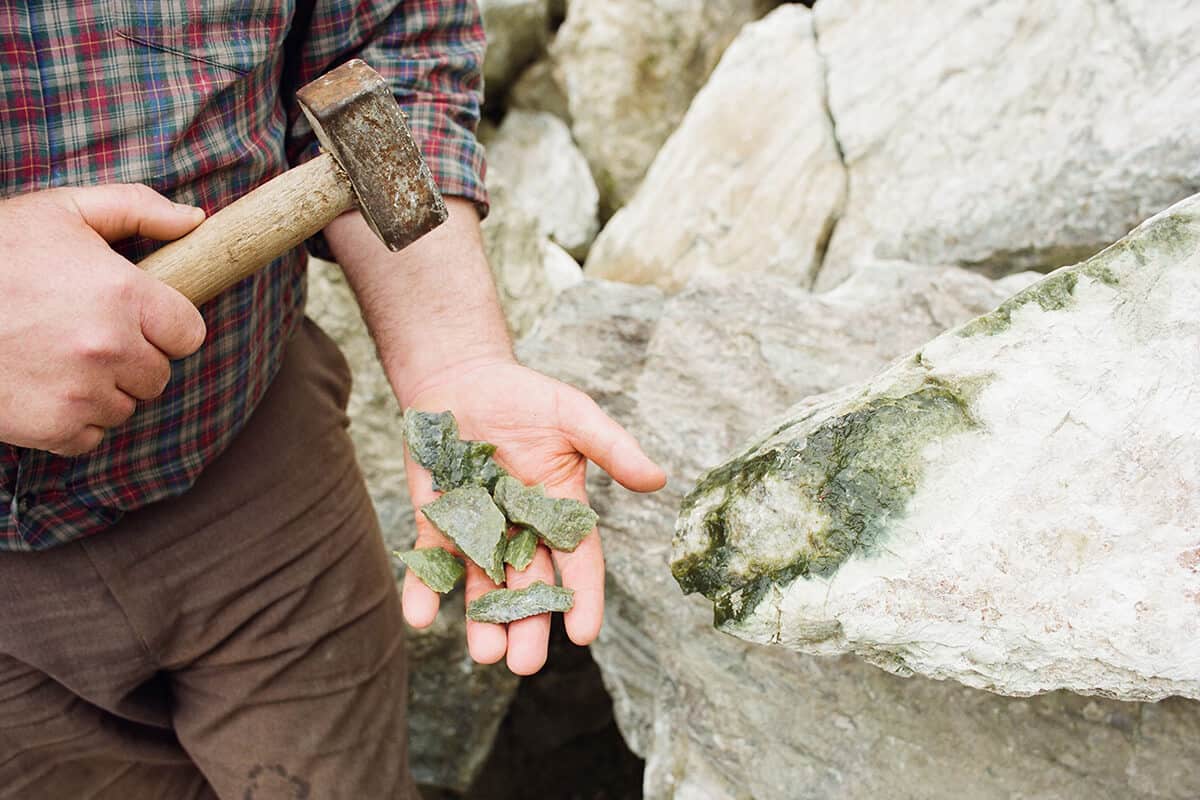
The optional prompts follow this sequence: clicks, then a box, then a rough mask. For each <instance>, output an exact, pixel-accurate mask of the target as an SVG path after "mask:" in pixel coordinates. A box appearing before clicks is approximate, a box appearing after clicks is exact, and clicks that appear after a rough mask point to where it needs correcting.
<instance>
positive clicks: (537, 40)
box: [479, 0, 550, 101]
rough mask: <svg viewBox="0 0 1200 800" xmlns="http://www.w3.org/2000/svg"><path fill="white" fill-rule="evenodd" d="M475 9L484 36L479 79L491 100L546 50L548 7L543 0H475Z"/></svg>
mask: <svg viewBox="0 0 1200 800" xmlns="http://www.w3.org/2000/svg"><path fill="white" fill-rule="evenodd" d="M479 10H480V12H481V13H482V15H483V30H484V33H486V34H487V40H488V48H487V57H486V58H485V59H484V62H483V81H484V87H485V89H486V91H487V95H488V100H489V101H492V100H494V99H495V98H498V97H500V96H502V95H503V94H504V92H505V91H506V90H507V89H508V87H509V85H510V84H511V83H512V82H513V80H514V79H515V78H516V77H517V75H518V74H519V73H520V72H521V70H522V69H523V68H524V67H525V66H527V65H528V64H530V63H531V62H533V61H534V60H536V59H537V58H538V56H540V55H542V53H544V52H545V51H546V43H547V42H548V41H549V39H550V8H549V4H548V2H547V0H479Z"/></svg>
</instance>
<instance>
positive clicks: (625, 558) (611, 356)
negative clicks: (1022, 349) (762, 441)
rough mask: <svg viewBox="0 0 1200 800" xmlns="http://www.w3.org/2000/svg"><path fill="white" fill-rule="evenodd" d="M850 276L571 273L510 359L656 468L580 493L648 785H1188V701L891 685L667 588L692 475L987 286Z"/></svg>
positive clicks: (859, 665) (961, 316) (855, 790)
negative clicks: (741, 635) (753, 632)
mask: <svg viewBox="0 0 1200 800" xmlns="http://www.w3.org/2000/svg"><path fill="white" fill-rule="evenodd" d="M576 1H577V2H578V0H576ZM897 276H899V277H897ZM855 283H856V284H857V286H856V287H844V288H843V289H842V290H840V291H838V292H836V293H832V294H828V295H816V296H814V295H809V294H808V293H807V292H805V291H804V289H803V288H801V287H797V286H795V285H793V284H792V283H791V282H789V281H786V280H784V279H780V278H778V277H776V276H761V277H756V278H755V279H754V280H750V281H747V280H740V279H738V278H737V276H728V275H723V276H722V275H717V276H708V275H703V276H701V275H698V276H696V277H695V278H694V279H693V281H692V285H691V286H689V287H688V288H687V289H685V290H684V291H683V292H681V293H679V294H677V295H676V296H674V297H672V298H670V299H669V301H668V302H667V304H666V306H665V308H664V307H663V306H662V296H661V293H660V292H659V291H658V290H657V289H655V288H654V287H648V286H633V285H628V284H619V283H606V282H601V281H591V280H589V281H585V282H584V283H583V284H582V285H580V286H578V287H575V288H573V289H570V290H568V291H566V292H564V293H563V294H562V295H560V296H559V298H558V299H557V300H556V301H555V303H554V305H553V307H552V308H551V310H550V311H549V312H548V313H547V315H546V316H545V317H544V318H543V320H542V322H541V323H539V327H538V329H537V330H536V331H535V332H534V333H533V334H531V335H530V336H529V337H527V338H526V339H525V340H524V341H523V342H522V343H521V347H520V352H521V355H522V358H523V359H524V360H525V361H526V362H527V363H530V364H532V365H534V366H536V367H538V368H542V369H546V370H548V371H549V372H550V373H551V374H553V375H556V376H558V377H561V378H563V379H565V380H569V381H571V382H574V383H576V384H578V385H580V386H582V387H583V388H585V389H586V390H587V391H589V392H590V393H591V394H593V395H594V396H595V397H596V398H597V400H598V401H599V402H600V403H601V405H603V406H604V407H605V408H606V409H607V410H609V412H610V413H612V414H614V415H615V416H616V418H617V419H618V420H619V421H621V422H622V423H624V424H625V425H627V426H628V427H630V429H631V430H632V431H633V432H634V433H635V434H637V435H638V436H639V437H640V438H641V440H642V441H643V443H644V444H645V446H646V448H647V452H649V453H650V455H651V456H653V457H655V458H656V459H658V460H659V461H660V462H661V463H662V464H663V465H664V466H665V467H666V469H667V471H668V474H669V475H670V476H671V482H670V484H668V486H667V488H666V489H664V490H663V491H661V492H658V493H655V494H651V495H637V494H633V493H630V492H627V491H625V490H623V489H621V488H620V487H618V486H616V485H614V484H613V483H612V482H611V481H609V480H607V479H606V478H605V477H604V476H603V475H602V474H600V473H599V472H598V471H594V472H593V475H592V480H591V481H590V485H589V492H590V494H591V498H592V504H593V505H594V506H595V507H596V508H597V510H598V511H599V512H600V515H601V532H602V536H603V538H604V542H605V557H606V561H607V565H608V582H607V587H608V594H607V603H606V612H605V613H606V617H605V625H604V628H603V630H602V631H601V636H600V640H599V641H598V642H597V643H596V644H595V645H593V647H592V651H593V654H594V655H595V656H596V659H597V661H598V662H599V663H600V665H601V668H602V670H603V675H604V680H605V683H606V685H607V687H608V688H609V690H610V692H611V693H612V695H613V698H614V709H615V711H616V714H617V718H618V722H619V724H620V726H621V730H622V733H623V734H624V735H625V737H626V739H627V741H629V743H630V744H631V746H632V747H633V749H634V750H636V751H637V752H638V753H640V754H641V755H643V756H644V757H646V759H647V763H646V773H645V787H644V797H646V798H648V800H680V799H681V798H704V799H705V800H714V799H719V800H725V799H728V800H744V799H745V798H751V797H752V798H755V800H796V799H797V798H803V799H804V800H819V799H823V798H839V800H877V799H878V798H897V800H899V799H901V798H911V799H912V800H916V799H917V798H919V799H920V800H963V798H970V800H1013V798H1029V799H1030V800H1032V799H1033V798H1041V799H1042V800H1052V799H1056V800H1072V799H1073V798H1079V797H1086V798H1089V799H1090V800H1131V799H1132V798H1145V800H1162V799H1163V798H1171V800H1188V798H1193V797H1196V796H1200V705H1198V704H1196V703H1195V702H1192V701H1184V700H1180V699H1178V698H1176V699H1170V700H1165V701H1162V702H1160V703H1156V704H1142V703H1124V702H1118V701H1113V700H1103V699H1099V698H1084V697H1080V696H1077V695H1072V694H1070V693H1066V692H1058V693H1053V694H1048V695H1041V696H1038V697H1033V698H1025V699H1018V698H1007V697H1000V696H997V695H994V694H989V693H987V692H981V691H978V690H975V689H970V688H967V687H964V686H961V685H959V684H957V683H954V682H952V681H933V680H929V679H926V678H921V677H914V678H908V679H904V678H898V677H896V676H894V675H890V674H888V673H886V672H883V671H882V670H878V669H875V668H874V667H871V666H869V665H867V664H865V663H863V662H862V661H861V660H860V659H857V658H854V657H849V656H847V657H841V658H828V657H818V656H810V655H805V654H802V653H794V652H791V651H789V650H785V649H783V648H778V647H763V646H760V645H754V644H749V643H747V642H743V641H741V640H738V639H735V638H733V637H731V636H727V635H725V634H722V633H719V632H717V631H714V630H713V628H712V613H711V607H710V606H709V605H708V604H707V603H706V602H704V601H703V600H702V599H700V598H685V597H683V596H682V594H681V593H680V591H679V588H678V587H677V586H676V584H675V582H674V581H673V580H672V578H671V576H670V573H669V570H668V567H667V563H668V560H669V556H670V538H671V529H672V526H673V523H674V520H675V516H676V513H677V511H678V508H679V502H680V500H681V499H682V494H683V492H684V491H686V489H687V488H688V487H689V486H690V485H692V483H693V482H694V480H695V479H696V477H698V476H699V474H700V473H701V472H703V471H704V470H705V469H707V468H708V467H711V466H712V465H714V464H716V463H718V462H719V460H720V459H721V458H722V457H723V456H724V455H725V454H726V453H727V452H728V451H729V449H730V448H732V447H734V446H735V445H736V443H738V442H740V441H744V440H745V437H747V436H749V435H750V434H751V433H753V431H754V430H755V429H756V428H758V427H760V426H761V425H762V422H763V420H764V419H766V418H769V417H771V416H773V415H775V414H778V413H781V412H783V411H784V410H786V408H787V407H788V406H789V405H790V404H791V403H792V402H794V400H795V398H796V397H798V396H803V395H805V394H809V393H814V392H822V391H827V390H829V389H831V388H834V387H836V386H838V385H840V384H842V383H845V382H847V381H858V380H863V379H865V378H867V377H869V376H870V375H872V374H874V373H875V372H876V371H878V370H879V369H881V368H882V367H884V366H885V365H886V364H887V363H888V361H890V360H891V359H892V358H893V357H896V356H899V355H902V354H903V353H904V352H905V351H906V350H908V349H911V348H912V347H915V346H917V345H919V344H920V342H921V341H923V340H926V339H927V338H928V337H929V336H931V335H934V334H935V333H936V332H938V331H940V330H942V329H943V328H944V327H946V326H948V325H952V324H955V323H956V322H959V321H963V320H965V319H968V318H969V317H971V316H972V315H974V314H977V313H979V312H981V311H983V310H985V309H987V308H989V307H991V306H993V305H994V304H995V303H996V302H998V301H999V300H1000V299H1002V295H1001V294H1000V293H999V292H997V291H996V290H995V289H994V288H993V287H992V286H990V285H989V284H988V282H987V281H986V280H983V279H981V278H979V277H978V276H973V275H970V274H967V273H964V272H962V271H961V270H930V269H919V268H915V267H911V266H909V267H900V268H897V265H890V264H889V265H883V266H879V267H873V268H872V269H871V272H870V274H864V275H862V276H861V277H860V278H859V279H857V280H856V281H855ZM656 323H657V324H656ZM651 338H652V341H651V342H650V343H649V344H648V341H647V340H648V339H651ZM647 348H648V349H647ZM639 376H640V377H639Z"/></svg>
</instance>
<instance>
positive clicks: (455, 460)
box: [404, 408, 507, 492]
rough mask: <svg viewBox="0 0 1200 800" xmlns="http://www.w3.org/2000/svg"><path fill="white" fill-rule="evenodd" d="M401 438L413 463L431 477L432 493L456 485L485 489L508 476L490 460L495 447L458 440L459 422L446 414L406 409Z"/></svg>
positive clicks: (448, 413)
mask: <svg viewBox="0 0 1200 800" xmlns="http://www.w3.org/2000/svg"><path fill="white" fill-rule="evenodd" d="M404 438H405V440H406V441H407V442H408V450H409V452H410V453H412V457H413V460H414V461H416V462H417V463H418V464H420V465H421V466H422V467H424V468H425V469H427V470H429V472H430V474H432V475H433V489H434V491H438V492H444V491H446V490H448V489H457V488H458V487H459V486H469V485H475V486H486V487H487V488H488V489H491V488H492V486H494V485H495V483H496V479H497V478H499V477H500V476H501V475H505V474H507V473H506V472H505V471H504V469H503V468H502V467H501V466H500V465H499V464H497V463H496V462H495V460H494V459H492V454H493V453H495V452H496V446H495V445H494V444H489V443H488V442H474V441H465V440H462V439H459V438H458V423H457V422H456V421H455V419H454V415H453V414H451V413H450V412H449V411H442V412H440V413H437V414H435V413H431V412H429V411H416V410H413V409H411V408H410V409H409V410H408V411H405V412H404Z"/></svg>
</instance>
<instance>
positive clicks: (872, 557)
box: [673, 195, 1200, 700]
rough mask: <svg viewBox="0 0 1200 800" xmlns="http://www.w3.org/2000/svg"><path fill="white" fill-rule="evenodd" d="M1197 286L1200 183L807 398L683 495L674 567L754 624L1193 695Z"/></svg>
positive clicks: (883, 648)
mask: <svg viewBox="0 0 1200 800" xmlns="http://www.w3.org/2000/svg"><path fill="white" fill-rule="evenodd" d="M1198 307H1200V195H1198V196H1196V197H1193V198H1189V199H1188V200H1185V201H1183V202H1181V203H1178V204H1176V205H1175V206H1173V207H1172V208H1170V209H1168V210H1166V211H1164V212H1162V213H1161V214H1159V215H1156V216H1155V217H1154V218H1152V219H1150V220H1148V221H1147V222H1146V223H1145V224H1143V225H1142V226H1139V227H1138V228H1137V229H1136V230H1135V231H1134V232H1133V233H1132V234H1130V236H1129V237H1127V238H1126V239H1124V240H1122V241H1121V242H1119V243H1118V244H1116V245H1114V246H1113V247H1111V248H1110V249H1108V250H1106V251H1104V252H1103V253H1101V254H1099V255H1097V256H1096V257H1094V258H1093V259H1091V260H1089V261H1087V262H1085V263H1083V264H1080V265H1078V266H1076V267H1071V268H1066V269H1063V270H1060V271H1058V272H1056V273H1054V274H1052V275H1051V276H1049V277H1048V278H1046V279H1045V280H1044V281H1041V282H1039V283H1037V284H1034V285H1033V286H1031V287H1029V288H1028V289H1026V290H1025V291H1023V292H1022V293H1021V294H1019V295H1017V296H1016V297H1014V298H1013V299H1011V300H1009V301H1007V302H1006V303H1005V304H1003V305H1002V306H1000V308H999V309H998V310H997V311H995V312H993V313H991V314H989V315H986V316H984V317H981V318H980V319H978V320H975V321H973V322H971V323H969V324H968V325H966V326H964V327H962V328H960V329H958V330H956V331H952V332H950V333H947V334H945V335H943V336H941V337H939V338H937V339H935V340H933V341H932V342H930V343H929V344H927V345H925V346H923V347H922V348H920V349H919V350H918V351H917V352H916V353H915V354H914V355H912V356H910V357H907V358H905V359H904V360H902V361H900V362H898V363H897V364H896V365H895V366H893V367H892V368H891V369H889V370H887V371H886V372H884V373H882V374H881V375H879V376H878V377H876V378H874V379H872V380H871V381H869V382H867V383H866V384H863V385H861V386H852V387H847V388H846V389H843V390H840V391H838V392H837V393H835V394H834V395H833V396H831V397H830V398H829V399H826V400H817V401H809V402H807V403H805V404H803V405H802V407H798V408H797V409H793V410H792V411H791V412H789V414H788V419H787V421H786V424H784V425H783V426H779V427H776V428H775V430H774V431H772V432H769V433H768V434H767V435H766V437H765V438H763V439H760V440H759V441H757V442H755V443H754V444H752V445H750V447H749V448H748V449H746V450H745V451H744V452H743V453H741V454H740V455H738V456H737V457H735V458H734V459H733V460H731V461H730V462H729V463H728V464H727V465H725V466H723V467H721V468H720V469H719V470H717V471H715V472H714V473H712V474H711V476H710V477H709V478H706V479H703V480H702V481H701V483H700V486H699V487H698V489H697V490H696V491H695V492H694V494H693V495H692V496H691V497H690V498H689V499H688V501H686V502H685V505H684V510H683V513H682V514H681V516H680V523H679V528H678V536H677V538H676V542H675V552H674V564H673V568H674V569H675V571H676V575H678V576H679V577H680V580H681V584H683V585H685V587H686V588H695V589H701V590H703V591H705V593H706V594H708V595H709V596H710V597H712V598H714V599H715V600H716V604H717V608H718V620H719V621H720V622H721V627H722V629H723V630H726V631H728V632H731V633H734V634H735V635H738V636H741V637H744V638H747V639H749V640H751V641H756V642H763V643H768V642H773V643H778V644H781V645H783V646H785V647H790V648H794V649H797V650H803V651H805V652H817V653H846V652H850V653H857V654H859V655H862V656H863V657H865V658H866V659H868V660H869V661H871V662H872V663H875V664H878V665H879V666H882V667H884V668H885V669H888V670H890V671H893V672H897V673H901V674H910V673H912V672H916V673H920V674H923V675H928V676H930V677H934V678H939V679H941V678H952V679H954V680H957V681H960V682H962V683H964V684H967V685H968V686H975V687H980V688H985V689H989V690H991V691H995V692H999V693H1003V694H1010V695H1029V694H1034V693H1038V692H1046V691H1050V690H1055V689H1069V690H1071V691H1074V692H1078V693H1081V694H1101V695H1104V696H1108V697H1117V698H1121V699H1126V700H1157V699H1160V698H1162V697H1166V696H1169V695H1173V694H1179V695H1183V696H1186V697H1191V698H1200V636H1198V634H1200V436H1198V435H1197V431H1198V430H1200V403H1197V402H1196V399H1197V397H1200V314H1198V313H1197V308H1198ZM706 568H707V569H708V570H709V571H707V572H706V571H705V569H706Z"/></svg>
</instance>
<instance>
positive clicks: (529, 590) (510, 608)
mask: <svg viewBox="0 0 1200 800" xmlns="http://www.w3.org/2000/svg"><path fill="white" fill-rule="evenodd" d="M574 606H575V592H573V591H572V590H570V589H566V588H564V587H562V586H550V585H549V584H546V583H543V582H542V581H535V582H534V583H532V584H530V585H529V586H527V587H525V588H524V589H493V590H492V591H490V592H488V593H487V594H484V595H480V596H479V597H477V598H476V599H475V600H474V601H473V602H472V603H470V604H469V605H468V606H467V619H473V620H475V621H476V622H516V621H517V620H519V619H525V618H526V617H532V616H536V615H537V614H545V613H546V612H548V611H563V612H566V611H570V610H571V609H572V608H573V607H574Z"/></svg>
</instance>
